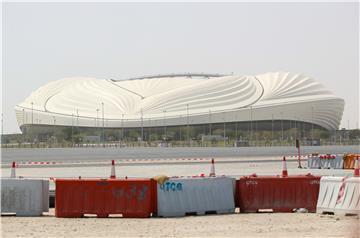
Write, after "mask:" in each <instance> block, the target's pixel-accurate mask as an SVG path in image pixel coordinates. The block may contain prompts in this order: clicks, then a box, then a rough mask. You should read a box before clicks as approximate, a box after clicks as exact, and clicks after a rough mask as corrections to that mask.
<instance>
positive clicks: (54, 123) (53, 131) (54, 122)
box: [53, 116, 56, 144]
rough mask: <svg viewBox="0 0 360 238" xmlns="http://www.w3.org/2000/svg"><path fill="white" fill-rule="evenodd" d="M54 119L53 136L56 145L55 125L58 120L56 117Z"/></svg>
mask: <svg viewBox="0 0 360 238" xmlns="http://www.w3.org/2000/svg"><path fill="white" fill-rule="evenodd" d="M53 119H54V128H53V135H54V144H55V142H56V136H55V125H56V118H55V116H53Z"/></svg>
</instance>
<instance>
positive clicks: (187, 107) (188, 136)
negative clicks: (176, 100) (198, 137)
mask: <svg viewBox="0 0 360 238" xmlns="http://www.w3.org/2000/svg"><path fill="white" fill-rule="evenodd" d="M186 117H187V118H186V127H187V128H186V129H187V132H186V133H187V141H188V143H189V146H190V131H189V129H190V128H189V104H186Z"/></svg>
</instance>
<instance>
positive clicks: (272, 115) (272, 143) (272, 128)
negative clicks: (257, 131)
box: [271, 114, 274, 146]
mask: <svg viewBox="0 0 360 238" xmlns="http://www.w3.org/2000/svg"><path fill="white" fill-rule="evenodd" d="M273 145H274V114H271V146H273Z"/></svg>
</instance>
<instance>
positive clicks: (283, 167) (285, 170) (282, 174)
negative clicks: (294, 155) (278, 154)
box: [281, 156, 288, 177]
mask: <svg viewBox="0 0 360 238" xmlns="http://www.w3.org/2000/svg"><path fill="white" fill-rule="evenodd" d="M281 176H282V177H287V176H288V172H287V168H286V159H285V156H284V157H283V161H282V171H281Z"/></svg>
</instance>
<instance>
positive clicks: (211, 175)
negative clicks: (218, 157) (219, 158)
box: [209, 158, 215, 177]
mask: <svg viewBox="0 0 360 238" xmlns="http://www.w3.org/2000/svg"><path fill="white" fill-rule="evenodd" d="M209 176H210V177H215V163H214V159H213V158H212V159H211V169H210V174H209Z"/></svg>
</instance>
